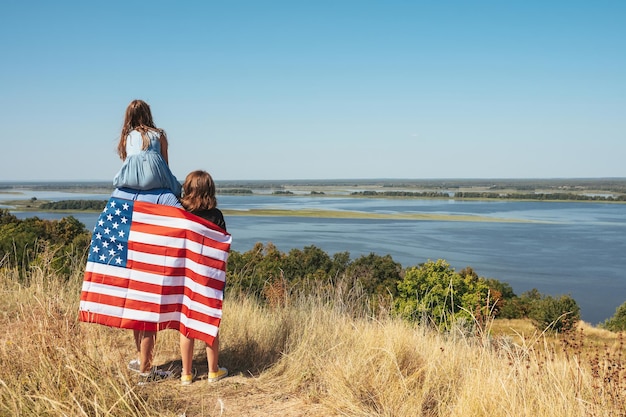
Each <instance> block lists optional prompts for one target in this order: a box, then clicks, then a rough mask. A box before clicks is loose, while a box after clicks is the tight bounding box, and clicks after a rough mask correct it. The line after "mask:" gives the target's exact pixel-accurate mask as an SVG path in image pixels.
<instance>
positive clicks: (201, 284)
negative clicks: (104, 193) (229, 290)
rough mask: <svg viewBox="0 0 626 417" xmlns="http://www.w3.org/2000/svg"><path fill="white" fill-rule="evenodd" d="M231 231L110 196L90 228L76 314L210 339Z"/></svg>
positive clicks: (111, 323) (218, 316)
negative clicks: (87, 252) (86, 257)
mask: <svg viewBox="0 0 626 417" xmlns="http://www.w3.org/2000/svg"><path fill="white" fill-rule="evenodd" d="M231 240H232V238H231V236H230V234H228V233H227V232H226V231H224V230H222V229H220V228H219V227H218V226H216V225H214V224H213V223H211V222H208V221H206V220H204V219H202V218H200V217H197V216H195V215H193V214H191V213H188V212H186V211H185V210H183V209H179V208H176V207H171V206H163V205H157V204H152V203H146V202H140V201H129V200H123V199H119V198H111V199H110V200H109V202H108V204H107V207H106V208H105V209H104V210H103V212H102V213H101V215H100V218H99V219H98V222H97V224H96V227H95V228H94V232H93V238H92V243H91V245H90V254H89V257H88V260H87V266H86V268H85V275H84V280H83V287H82V292H81V301H80V312H79V313H80V320H81V321H85V322H90V323H99V324H103V325H107V326H113V327H120V328H127V329H136V330H145V331H157V330H163V329H167V328H169V329H177V330H179V331H181V332H182V333H183V334H185V335H187V336H189V337H194V338H197V339H200V340H204V341H205V342H207V343H209V344H212V342H213V339H214V337H215V336H216V335H217V332H218V329H219V324H220V321H221V317H222V300H223V299H224V285H225V281H226V263H227V260H228V254H229V251H230V244H231Z"/></svg>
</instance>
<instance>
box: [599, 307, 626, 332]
mask: <svg viewBox="0 0 626 417" xmlns="http://www.w3.org/2000/svg"><path fill="white" fill-rule="evenodd" d="M600 327H602V328H604V329H607V330H610V331H612V332H623V331H626V302H624V303H623V304H622V305H621V306H619V307H617V309H615V314H614V315H613V317H611V318H610V319H607V320H605V321H604V323H602V324H601V325H600Z"/></svg>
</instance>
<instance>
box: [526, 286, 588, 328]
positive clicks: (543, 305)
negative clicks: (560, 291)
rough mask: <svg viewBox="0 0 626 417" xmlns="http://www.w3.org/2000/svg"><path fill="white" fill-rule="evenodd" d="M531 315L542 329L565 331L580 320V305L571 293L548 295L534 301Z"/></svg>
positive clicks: (536, 325)
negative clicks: (557, 296)
mask: <svg viewBox="0 0 626 417" xmlns="http://www.w3.org/2000/svg"><path fill="white" fill-rule="evenodd" d="M529 317H530V319H531V320H532V321H533V324H534V325H535V327H537V328H538V329H539V330H541V331H543V330H548V331H551V332H565V331H568V330H571V329H573V328H574V326H576V323H578V321H579V320H580V307H578V304H577V303H576V300H574V299H573V298H572V297H570V296H569V295H562V296H561V297H559V298H554V297H551V296H549V295H546V296H543V297H541V298H539V299H535V300H534V301H532V304H531V307H530V314H529Z"/></svg>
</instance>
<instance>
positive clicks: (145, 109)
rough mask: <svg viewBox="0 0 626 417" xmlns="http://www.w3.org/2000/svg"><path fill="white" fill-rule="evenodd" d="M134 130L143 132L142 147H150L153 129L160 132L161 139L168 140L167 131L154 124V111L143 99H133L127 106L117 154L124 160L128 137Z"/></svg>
mask: <svg viewBox="0 0 626 417" xmlns="http://www.w3.org/2000/svg"><path fill="white" fill-rule="evenodd" d="M132 130H137V131H139V132H140V133H141V138H142V139H143V145H142V149H148V145H149V144H150V139H149V138H148V135H147V133H148V131H149V130H152V131H155V132H158V133H159V134H160V139H161V140H163V141H165V142H166V141H167V138H166V136H165V131H164V130H163V129H158V128H157V127H156V126H155V125H154V120H152V112H151V111H150V106H149V105H148V103H146V102H145V101H143V100H133V101H131V102H130V104H129V105H128V107H127V108H126V115H125V116H124V125H123V126H122V133H121V134H120V141H119V143H118V144H117V154H118V155H119V156H120V158H121V159H122V161H124V160H125V159H126V138H127V137H128V134H129V133H130V132H131V131H132Z"/></svg>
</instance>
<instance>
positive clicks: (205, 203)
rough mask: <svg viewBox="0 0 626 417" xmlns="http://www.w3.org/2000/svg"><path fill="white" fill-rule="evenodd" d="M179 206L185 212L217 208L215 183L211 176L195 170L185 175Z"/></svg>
mask: <svg viewBox="0 0 626 417" xmlns="http://www.w3.org/2000/svg"><path fill="white" fill-rule="evenodd" d="M182 194H183V197H182V199H181V200H180V202H181V204H182V205H183V207H184V208H185V209H186V210H187V211H198V210H209V209H212V208H214V207H217V199H216V198H215V183H214V182H213V178H212V177H211V174H209V173H208V172H206V171H202V170H196V171H192V172H190V173H189V174H187V177H186V178H185V182H184V183H183V193H182Z"/></svg>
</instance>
